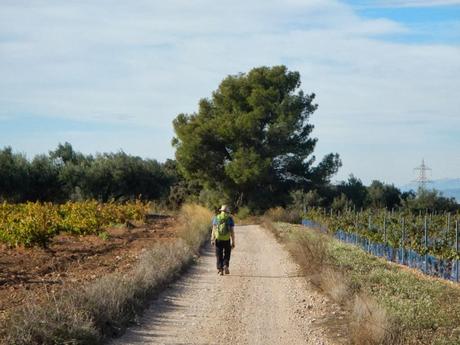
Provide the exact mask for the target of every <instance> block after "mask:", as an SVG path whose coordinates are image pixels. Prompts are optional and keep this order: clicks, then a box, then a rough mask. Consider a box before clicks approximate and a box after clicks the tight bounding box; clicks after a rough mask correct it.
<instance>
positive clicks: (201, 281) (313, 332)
mask: <svg viewBox="0 0 460 345" xmlns="http://www.w3.org/2000/svg"><path fill="white" fill-rule="evenodd" d="M235 231H236V248H235V249H234V250H233V251H232V258H231V262H230V275H227V276H218V275H217V271H216V269H215V258H214V253H213V248H211V247H209V248H206V249H205V252H204V254H203V255H202V256H201V257H200V259H199V260H198V263H197V264H196V265H194V266H193V267H192V269H191V270H190V271H189V272H188V273H187V274H185V275H184V277H182V278H181V279H180V280H179V281H178V282H176V283H174V284H173V285H172V286H171V287H170V288H168V289H167V290H166V291H164V292H163V293H162V294H161V295H160V297H159V298H158V299H157V300H155V301H153V302H152V304H151V306H150V307H149V309H148V310H147V311H146V312H145V314H144V317H143V318H142V320H141V322H140V324H139V325H138V326H135V327H133V328H130V329H129V330H128V331H127V333H126V334H125V335H124V336H123V337H121V338H119V339H116V340H115V341H113V342H112V344H113V345H121V344H132V345H134V344H136V345H139V344H168V345H172V344H175V345H179V344H182V345H185V344H187V345H191V344H200V345H204V344H232V345H240V344H247V345H255V344H264V345H266V344H289V345H297V344H315V345H330V344H334V342H332V341H331V340H330V339H328V338H326V337H325V334H327V331H326V330H324V329H322V327H321V326H320V321H321V320H322V319H324V318H325V317H327V315H329V314H331V313H333V314H336V313H339V311H338V309H337V307H336V306H334V305H333V304H331V303H330V302H329V301H328V300H327V299H326V298H325V297H323V296H321V295H319V294H317V293H316V292H315V291H313V290H312V289H311V288H310V287H309V286H308V284H307V283H306V281H305V278H302V277H299V276H298V272H297V271H298V269H297V266H296V264H294V263H293V261H292V260H291V258H290V257H289V255H288V253H287V252H286V251H285V249H284V248H283V247H282V246H281V245H280V244H279V243H278V242H277V241H276V240H275V239H274V237H273V235H272V234H271V233H269V232H268V231H266V230H264V229H262V228H261V227H259V226H255V225H250V226H237V227H236V228H235Z"/></svg>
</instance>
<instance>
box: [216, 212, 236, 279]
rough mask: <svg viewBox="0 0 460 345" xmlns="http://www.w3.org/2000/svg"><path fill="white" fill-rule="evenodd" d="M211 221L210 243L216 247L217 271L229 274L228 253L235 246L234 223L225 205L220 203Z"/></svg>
mask: <svg viewBox="0 0 460 345" xmlns="http://www.w3.org/2000/svg"><path fill="white" fill-rule="evenodd" d="M219 212H220V213H219V214H218V215H217V216H215V217H214V219H213V221H212V231H211V244H212V245H213V246H215V249H216V260H217V273H218V274H219V275H224V274H230V270H229V266H230V254H231V252H232V248H235V231H234V227H235V223H234V221H233V218H232V216H231V215H230V209H229V208H228V206H227V205H222V207H221V208H220V209H219Z"/></svg>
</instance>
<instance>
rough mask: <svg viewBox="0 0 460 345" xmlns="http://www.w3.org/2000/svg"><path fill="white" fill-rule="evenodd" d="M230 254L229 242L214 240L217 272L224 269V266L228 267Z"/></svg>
mask: <svg viewBox="0 0 460 345" xmlns="http://www.w3.org/2000/svg"><path fill="white" fill-rule="evenodd" d="M231 252H232V247H231V246H230V240H227V241H219V240H216V259H217V269H218V270H220V269H222V268H224V266H227V267H229V265H230V254H231Z"/></svg>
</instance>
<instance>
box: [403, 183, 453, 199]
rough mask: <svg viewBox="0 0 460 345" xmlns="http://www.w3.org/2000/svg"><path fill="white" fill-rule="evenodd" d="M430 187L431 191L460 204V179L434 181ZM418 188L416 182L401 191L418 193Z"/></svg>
mask: <svg viewBox="0 0 460 345" xmlns="http://www.w3.org/2000/svg"><path fill="white" fill-rule="evenodd" d="M428 186H429V188H430V189H436V190H439V191H440V192H442V194H443V195H444V196H446V197H449V198H455V199H456V200H457V201H458V202H460V178H445V179H439V180H434V181H433V182H432V183H430V184H429V185H428ZM417 188H418V185H417V183H415V182H411V183H408V184H406V185H403V186H401V190H402V191H403V192H407V191H409V190H414V191H416V190H417Z"/></svg>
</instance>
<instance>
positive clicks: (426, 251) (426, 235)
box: [424, 215, 428, 273]
mask: <svg viewBox="0 0 460 345" xmlns="http://www.w3.org/2000/svg"><path fill="white" fill-rule="evenodd" d="M424 228H425V241H424V242H425V273H428V217H427V216H426V215H425V227H424Z"/></svg>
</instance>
